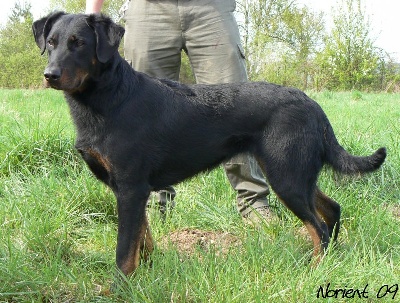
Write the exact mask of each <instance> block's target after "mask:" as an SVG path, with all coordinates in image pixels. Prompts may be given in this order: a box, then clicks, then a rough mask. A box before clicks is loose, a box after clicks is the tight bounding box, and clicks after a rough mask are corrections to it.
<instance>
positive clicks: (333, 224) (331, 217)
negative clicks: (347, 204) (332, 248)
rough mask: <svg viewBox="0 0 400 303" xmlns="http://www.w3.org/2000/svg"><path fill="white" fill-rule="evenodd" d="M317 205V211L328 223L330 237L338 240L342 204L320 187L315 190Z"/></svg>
mask: <svg viewBox="0 0 400 303" xmlns="http://www.w3.org/2000/svg"><path fill="white" fill-rule="evenodd" d="M315 206H316V208H317V212H318V213H319V214H320V216H321V217H322V219H324V221H325V223H326V224H327V225H328V230H329V237H330V238H332V237H333V240H334V241H336V240H337V237H338V234H339V229H340V213H341V211H340V205H339V203H337V202H336V201H334V200H333V199H331V198H330V197H328V196H327V195H326V194H324V193H323V192H322V191H321V190H320V189H319V188H316V190H315Z"/></svg>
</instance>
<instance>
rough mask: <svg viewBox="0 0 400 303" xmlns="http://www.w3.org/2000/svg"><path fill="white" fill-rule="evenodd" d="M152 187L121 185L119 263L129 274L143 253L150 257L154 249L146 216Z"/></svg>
mask: <svg viewBox="0 0 400 303" xmlns="http://www.w3.org/2000/svg"><path fill="white" fill-rule="evenodd" d="M149 194H150V190H149V189H148V188H147V187H146V186H131V188H130V189H126V190H124V189H122V188H119V190H118V193H117V204H118V238H117V256H116V261H117V266H118V268H119V269H120V270H121V271H122V273H124V274H125V275H129V274H131V273H132V272H133V271H134V270H135V269H136V268H137V267H138V266H139V261H140V256H141V253H142V256H143V257H144V258H147V257H148V255H149V254H150V253H151V251H152V250H153V240H152V237H151V233H150V228H149V225H148V221H147V218H146V203H147V199H148V197H149Z"/></svg>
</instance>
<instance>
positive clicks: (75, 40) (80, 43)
mask: <svg viewBox="0 0 400 303" xmlns="http://www.w3.org/2000/svg"><path fill="white" fill-rule="evenodd" d="M70 41H71V43H72V44H73V45H74V46H76V47H80V46H83V45H84V44H85V42H84V41H83V40H81V39H78V38H77V37H76V36H71V38H70Z"/></svg>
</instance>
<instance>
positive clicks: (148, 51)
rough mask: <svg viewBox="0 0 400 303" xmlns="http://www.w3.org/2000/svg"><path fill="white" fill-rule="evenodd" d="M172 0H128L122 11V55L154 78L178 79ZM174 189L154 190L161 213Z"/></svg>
mask: <svg viewBox="0 0 400 303" xmlns="http://www.w3.org/2000/svg"><path fill="white" fill-rule="evenodd" d="M178 13H179V12H178V8H177V5H176V1H168V0H167V1H148V0H132V1H130V3H129V6H128V9H127V11H126V12H125V15H124V19H125V30H126V31H125V39H124V43H125V44H124V56H125V59H126V60H127V61H128V62H129V63H130V64H131V66H132V67H133V68H134V69H135V70H137V71H140V72H144V73H146V74H148V75H150V76H153V77H158V78H166V79H171V80H176V81H177V80H178V79H179V70H180V65H181V51H182V43H183V41H182V35H181V29H180V23H179V15H178ZM175 195H176V192H175V190H174V188H173V187H172V186H168V187H166V188H165V189H163V190H161V191H159V192H157V193H156V199H157V203H158V207H159V208H160V211H161V213H163V214H164V213H165V212H166V210H167V203H169V202H171V205H170V207H173V200H174V198H175Z"/></svg>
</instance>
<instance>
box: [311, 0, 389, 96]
mask: <svg viewBox="0 0 400 303" xmlns="http://www.w3.org/2000/svg"><path fill="white" fill-rule="evenodd" d="M333 21H334V27H333V28H332V31H331V33H330V34H329V35H328V36H327V37H326V38H325V48H324V49H323V51H322V52H321V53H320V54H319V55H318V58H317V61H318V64H319V66H320V68H321V69H320V74H319V77H318V86H319V87H326V88H328V89H337V90H352V89H357V90H362V89H370V88H371V85H372V84H373V83H374V82H375V80H376V77H378V74H379V65H380V64H381V63H382V60H384V58H382V56H381V54H380V50H379V49H378V48H376V47H375V46H374V41H373V40H372V38H371V37H370V36H371V25H370V22H369V19H368V17H367V16H366V15H365V12H364V10H363V8H362V7H361V1H360V0H341V4H340V5H339V7H338V9H337V10H336V11H334V20H333Z"/></svg>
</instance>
